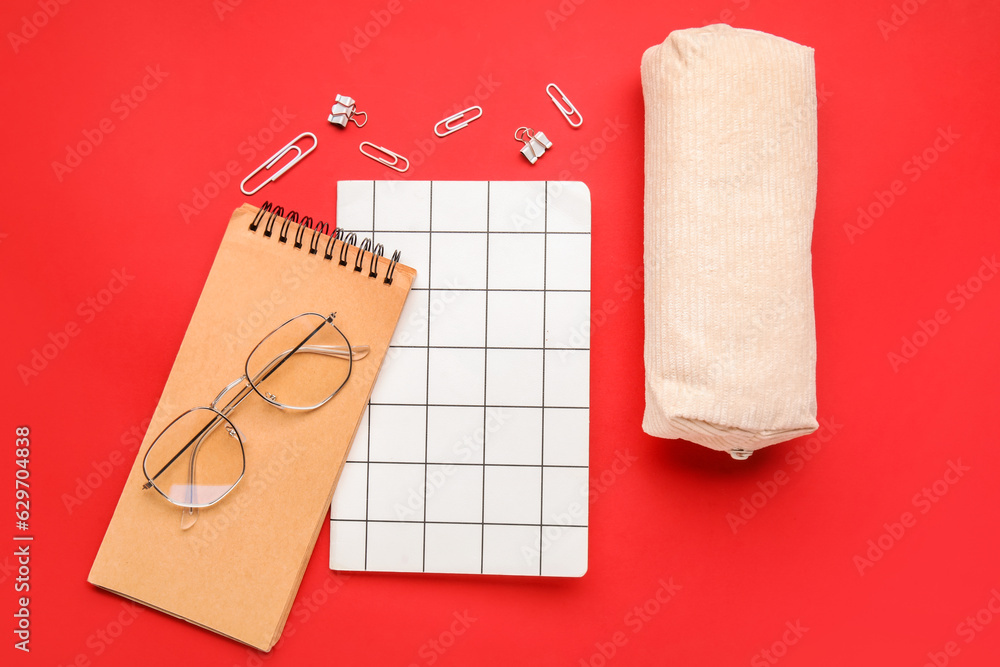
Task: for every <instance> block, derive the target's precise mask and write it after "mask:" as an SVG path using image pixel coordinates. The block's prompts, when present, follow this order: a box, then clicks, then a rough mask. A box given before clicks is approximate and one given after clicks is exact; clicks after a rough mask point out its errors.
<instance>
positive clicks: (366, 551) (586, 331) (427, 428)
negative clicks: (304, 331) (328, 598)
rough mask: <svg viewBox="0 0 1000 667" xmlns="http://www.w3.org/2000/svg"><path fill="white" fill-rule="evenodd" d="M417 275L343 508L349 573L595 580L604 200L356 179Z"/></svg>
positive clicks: (349, 197)
mask: <svg viewBox="0 0 1000 667" xmlns="http://www.w3.org/2000/svg"><path fill="white" fill-rule="evenodd" d="M337 224H338V226H340V227H343V228H344V229H346V230H350V231H357V232H364V233H365V234H366V235H367V234H369V233H370V234H372V235H373V237H374V239H375V241H376V242H377V243H382V244H384V246H385V248H386V250H387V252H391V251H392V250H394V249H398V250H400V251H401V252H402V262H403V263H404V264H406V265H408V266H412V267H414V268H415V269H416V270H417V278H416V280H415V281H414V283H413V287H412V288H411V291H410V295H409V297H408V298H407V301H406V305H405V306H404V308H403V314H402V316H401V318H400V320H399V324H398V325H397V328H396V332H395V334H394V336H393V339H392V343H391V345H390V348H389V352H388V354H387V356H386V358H385V361H384V363H383V366H382V370H381V373H380V376H379V379H378V381H377V382H376V384H375V388H374V390H373V392H372V397H371V401H370V403H369V406H368V410H367V411H366V413H365V415H364V418H363V419H362V422H361V425H360V427H359V428H358V433H357V436H356V437H355V439H354V443H353V445H352V447H351V452H350V454H349V456H348V459H347V462H346V463H345V466H344V470H343V472H342V474H341V478H340V482H339V484H338V485H337V490H336V492H335V494H334V498H333V505H332V508H331V512H330V567H331V568H333V569H336V570H370V571H384V572H436V573H467V574H507V575H542V576H564V577H579V576H582V575H583V574H584V573H585V572H586V570H587V518H588V517H587V511H588V503H587V497H588V471H589V419H590V416H589V413H590V191H589V190H588V189H587V186H586V185H584V184H583V183H579V182H566V181H551V182H545V181H510V182H505V181H496V182H493V181H490V182H487V181H433V182H430V181H423V182H405V181H375V182H372V181H341V182H339V183H338V184H337Z"/></svg>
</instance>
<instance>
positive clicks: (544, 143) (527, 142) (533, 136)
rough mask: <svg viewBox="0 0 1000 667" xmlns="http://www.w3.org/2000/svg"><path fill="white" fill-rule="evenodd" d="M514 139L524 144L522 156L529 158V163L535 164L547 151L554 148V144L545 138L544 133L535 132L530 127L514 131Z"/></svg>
mask: <svg viewBox="0 0 1000 667" xmlns="http://www.w3.org/2000/svg"><path fill="white" fill-rule="evenodd" d="M514 138H515V139H517V140H518V141H521V142H524V148H522V149H521V155H523V156H524V157H526V158H528V162H530V163H531V164H535V163H536V162H538V158H540V157H542V154H543V153H544V152H545V149H547V148H552V142H551V141H549V138H548V137H546V136H545V133H544V132H535V131H534V130H532V129H531V128H530V127H519V128H517V129H516V130H515V131H514Z"/></svg>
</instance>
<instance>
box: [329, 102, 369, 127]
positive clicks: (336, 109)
mask: <svg viewBox="0 0 1000 667" xmlns="http://www.w3.org/2000/svg"><path fill="white" fill-rule="evenodd" d="M355 116H364V119H365V120H364V123H359V122H358V119H357V118H355ZM327 120H328V121H330V122H331V123H333V124H334V125H339V126H341V127H347V123H348V122H353V123H354V124H355V125H357V126H358V127H364V126H365V123H367V122H368V114H366V113H365V112H364V111H358V110H357V105H356V103H355V102H354V98H352V97H348V96H347V95H337V100H336V104H334V105H333V108H331V109H330V116H329V117H328V118H327Z"/></svg>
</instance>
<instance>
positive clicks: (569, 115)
mask: <svg viewBox="0 0 1000 667" xmlns="http://www.w3.org/2000/svg"><path fill="white" fill-rule="evenodd" d="M550 88H554V89H555V91H556V92H557V93H559V97H561V98H562V102H560V101H559V100H558V99H556V96H555V95H553V94H552V91H551V90H549V89H550ZM545 92H546V93H548V95H549V99H550V100H552V102H553V103H554V104H555V105H556V108H558V109H559V113H561V114H562V115H563V118H565V119H566V122H567V123H569V124H570V125H572V126H573V127H580V126H581V125H583V114H582V113H580V112H579V111H577V109H576V107H575V106H573V103H572V102H570V101H569V98H568V97H566V93H564V92H563V91H562V90H560V89H559V86H557V85H556V84H554V83H550V84H549V85H547V86H545ZM563 102H565V103H566V106H563ZM574 116H576V117H577V118H578V119H579V120H577V122H575V123H574V122H573V117H574Z"/></svg>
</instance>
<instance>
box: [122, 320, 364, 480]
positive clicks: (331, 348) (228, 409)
mask: <svg viewBox="0 0 1000 667" xmlns="http://www.w3.org/2000/svg"><path fill="white" fill-rule="evenodd" d="M323 324H326V323H325V322H324V323H323ZM322 326H323V325H322V324H321V325H320V326H319V327H317V328H316V329H315V330H314V331H313V332H312V333H310V334H309V335H308V336H306V337H305V338H304V339H303V340H302V342H300V343H299V344H298V345H296V346H295V347H294V348H291V349H289V350H285V351H284V352H282V353H281V354H279V355H278V356H276V357H275V358H274V359H272V360H271V361H270V362H269V363H268V364H267V366H265V367H264V368H263V369H262V370H261V371H260V373H258V374H257V375H256V376H254V378H253V380H251V382H253V383H258V382H263V381H264V380H266V379H267V378H268V377H270V375H271V374H272V373H273V372H274V371H276V370H278V367H279V366H281V364H283V363H285V361H287V360H288V358H289V357H291V356H292V355H293V354H295V353H296V352H299V351H302V352H311V353H314V354H324V355H327V356H333V357H339V358H342V359H346V358H347V357H348V355H347V349H346V347H345V346H343V345H306V344H305V343H306V342H308V341H309V339H310V338H312V337H313V336H314V335H316V333H317V332H318V331H319V330H320V329H321V328H322ZM369 351H370V348H369V347H368V346H367V345H354V346H351V355H350V357H351V359H352V360H353V361H357V360H359V359H363V358H364V357H366V356H367V355H368V353H369ZM242 380H246V376H243V377H241V378H240V379H239V380H237V381H236V382H233V383H230V385H229V386H228V387H226V389H225V390H223V392H222V394H219V396H217V397H216V401H218V400H219V398H221V397H222V396H223V395H224V394H225V392H226V391H228V390H229V389H231V388H232V387H233V386H234V385H236V384H237V383H239V382H240V381H242ZM251 391H252V390H251V388H250V386H249V384H248V385H247V386H245V387H243V388H242V389H241V390H240V392H239V393H238V394H237V395H236V396H234V397H233V398H232V400H230V401H229V403H227V404H226V405H225V406H224V407H223V408H222V409H221V410H219V412H220V413H222V415H223V416H228V415H229V414H231V413H232V411H233V410H235V409H236V407H237V406H238V405H239V404H240V403H242V402H243V399H244V398H246V397H247V396H249V395H250V393H251ZM213 405H214V402H213ZM218 423H219V417H214V418H212V420H211V421H209V422H208V423H207V424H205V426H204V427H203V428H202V429H201V430H200V431H198V433H197V434H195V436H194V437H193V438H192V439H191V440H190V441H189V442H188V443H187V444H186V445H184V447H182V448H181V449H180V451H178V452H177V453H176V454H174V456H173V457H172V458H171V459H170V460H169V461H167V462H166V463H165V464H164V465H163V467H162V468H160V469H159V470H158V471H157V472H156V474H155V475H153V476H152V477H151V478H150V479H149V480H148V481H147V482H146V483H145V484H143V485H142V488H143V490H145V489H149V488H151V487H152V486H153V480H154V479H156V478H157V477H159V476H160V475H162V474H163V472H164V471H165V470H166V469H167V468H169V467H170V466H171V465H173V463H174V461H176V460H177V459H178V458H180V456H181V455H182V454H183V453H184V452H186V451H187V450H188V448H189V447H191V445H194V444H195V443H198V444H197V445H196V446H195V451H194V452H193V453H192V456H191V465H192V466H193V465H194V459H195V458H196V457H197V453H198V447H199V446H200V445H201V442H202V441H203V440H204V439H205V438H206V437H207V436H208V434H209V433H211V432H212V430H214V427H215V426H217V425H218ZM193 481H194V477H193V473H192V476H191V482H192V484H193Z"/></svg>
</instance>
